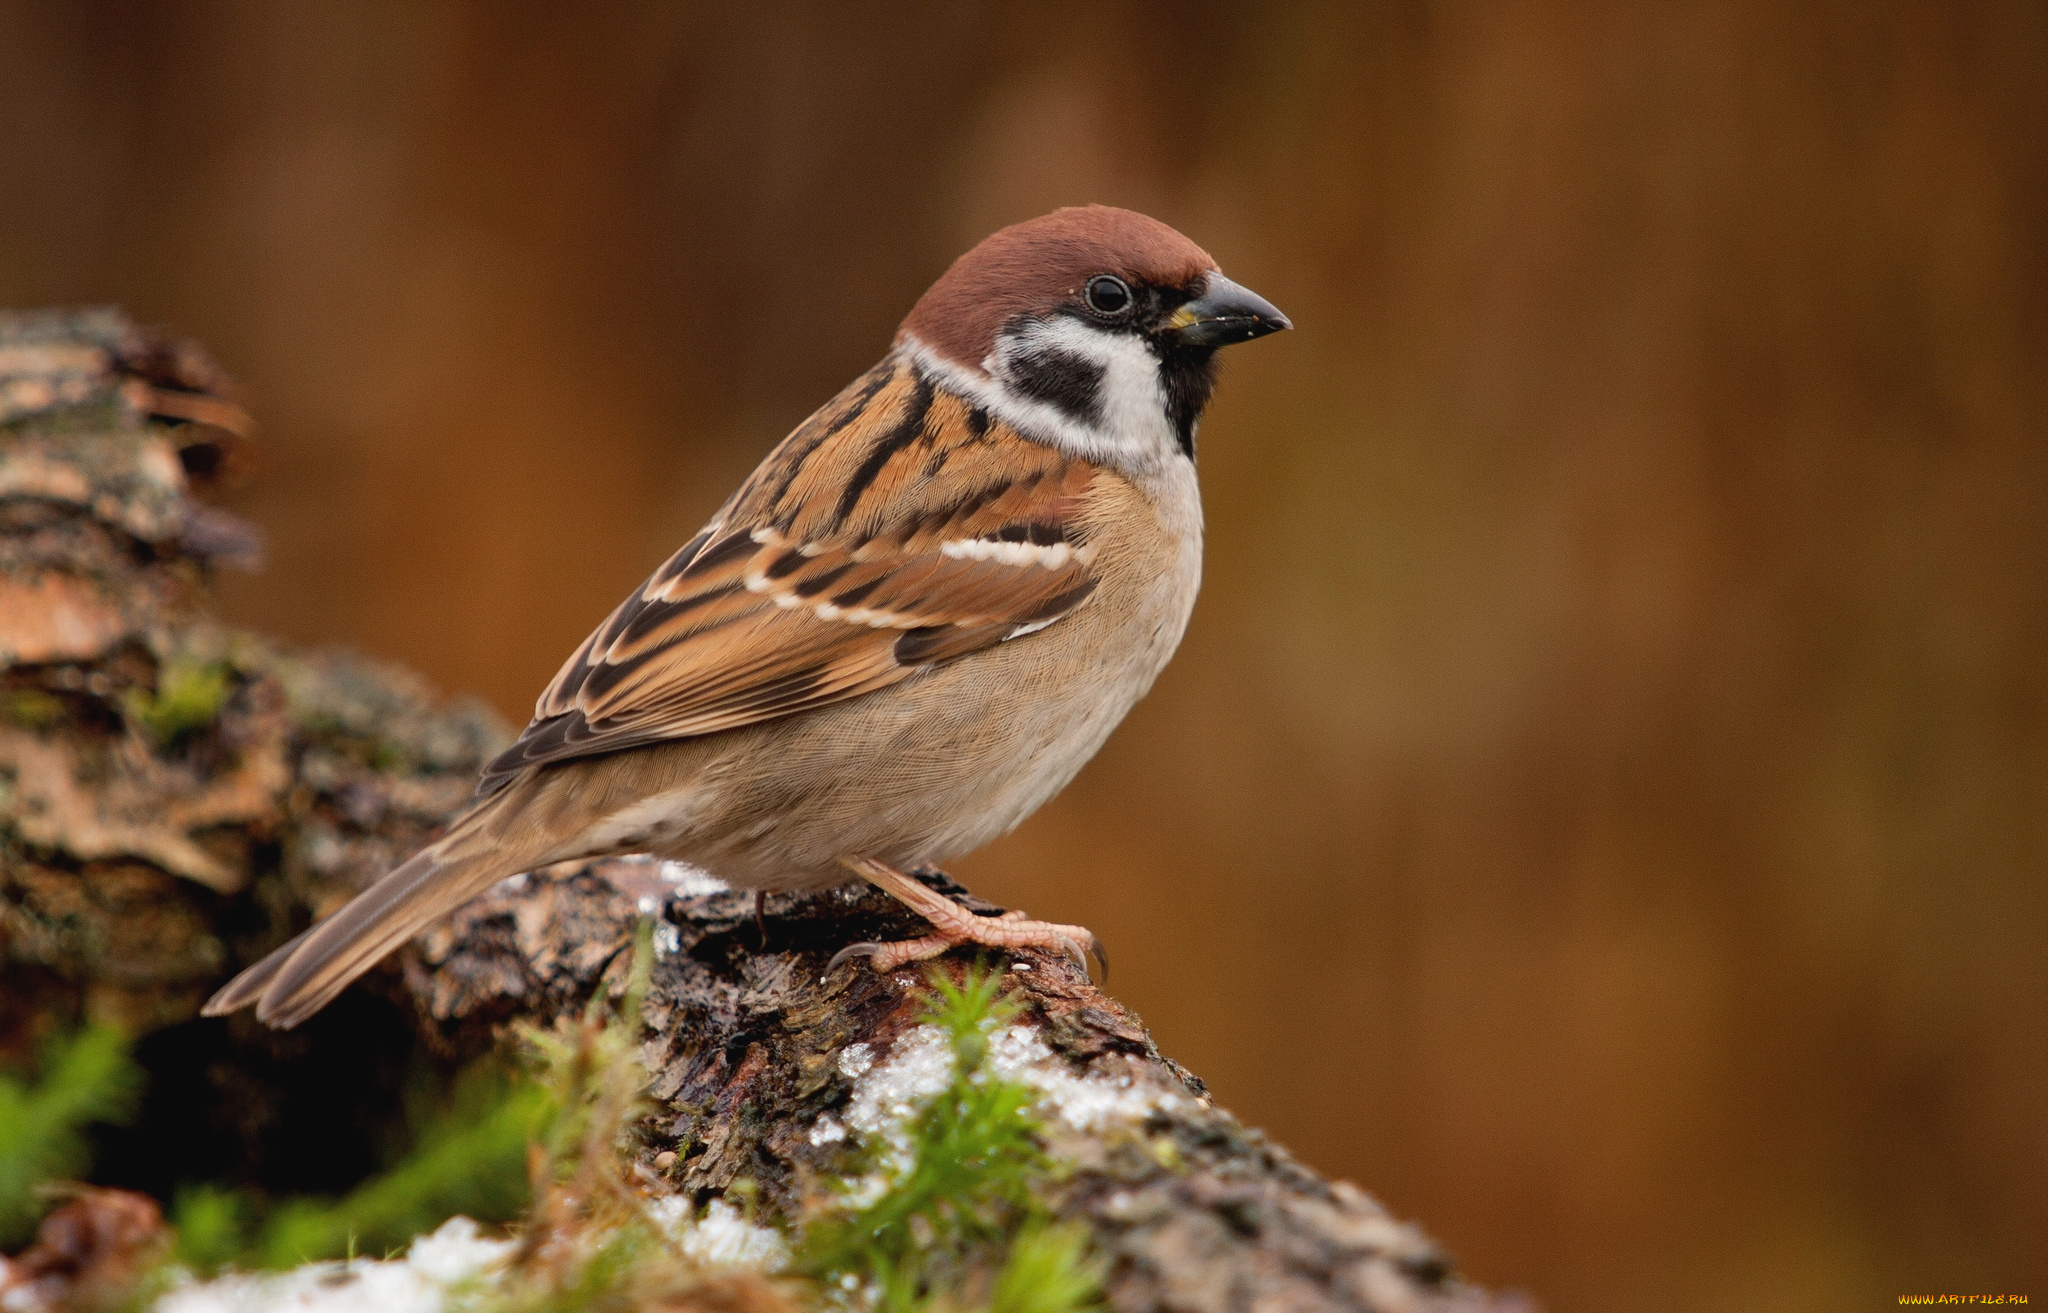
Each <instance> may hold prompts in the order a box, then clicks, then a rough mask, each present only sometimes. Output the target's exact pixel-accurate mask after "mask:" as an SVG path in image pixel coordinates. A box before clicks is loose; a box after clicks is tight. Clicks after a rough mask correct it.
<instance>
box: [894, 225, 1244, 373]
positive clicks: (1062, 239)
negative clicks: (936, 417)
mask: <svg viewBox="0 0 2048 1313" xmlns="http://www.w3.org/2000/svg"><path fill="white" fill-rule="evenodd" d="M1215 267H1216V262H1215V261H1214V260H1211V259H1210V258H1209V253H1208V252H1207V251H1204V250H1203V249H1202V248H1201V247H1199V246H1197V245H1195V244H1194V243H1193V242H1191V241H1189V240H1188V239H1187V238H1185V237H1183V236H1181V235H1180V234H1179V233H1177V232H1175V231H1174V230H1173V229H1171V228H1169V227H1167V226H1166V225H1165V224H1163V223H1161V222H1159V220H1157V219H1152V218H1147V217H1146V216H1145V215H1142V214H1139V213H1137V212H1136V211H1133V210H1119V209H1116V208H1114V207H1112V206H1108V205H1076V206H1069V207H1067V208H1066V209H1062V210H1054V211H1053V212H1052V213H1051V214H1048V215H1044V216H1042V217H1040V218H1036V219H1026V220H1025V221H1024V222H1023V223H1017V224H1011V225H1010V226H1009V227H1008V228H1005V229H1003V230H1002V231H1001V232H998V233H995V234H993V235H991V236H989V237H987V238H985V239H983V241H982V242H981V244H980V245H978V246H976V247H975V248H974V249H973V250H971V251H969V252H968V253H967V254H965V255H963V256H961V257H960V258H959V259H957V260H955V261H953V267H952V268H950V269H948V270H946V272H945V273H944V274H942V275H940V277H939V281H937V282H936V283H933V284H932V285H931V290H929V291H927V292H926V293H925V294H924V295H923V296H922V297H920V298H919V299H918V302H917V304H916V305H915V306H914V307H912V308H911V311H910V314H909V315H908V316H907V317H906V318H905V319H904V320H903V326H902V328H900V329H899V330H897V335H898V337H899V339H900V338H901V336H902V335H903V334H905V333H915V334H916V335H917V337H918V338H919V339H920V340H921V341H923V342H924V343H925V344H926V345H927V346H929V347H931V348H932V349H933V350H935V351H937V352H939V353H940V354H941V355H944V356H947V357H949V358H951V359H952V360H954V361H955V362H957V363H959V364H962V365H966V366H967V367H968V368H970V369H979V368H980V367H981V362H982V360H983V359H984V358H985V357H986V356H987V355H988V353H989V352H990V351H991V350H993V349H994V347H995V342H996V332H997V330H999V329H1000V328H1002V326H1003V325H1004V324H1006V323H1008V322H1010V321H1011V320H1012V319H1015V318H1017V317H1019V316H1028V315H1038V314H1045V313H1047V312H1049V311H1051V310H1052V309H1053V308H1054V307H1056V306H1059V305H1061V304H1063V303H1066V302H1069V301H1072V300H1073V299H1074V298H1075V297H1077V296H1079V295H1080V294H1081V287H1082V285H1083V284H1084V283H1086V282H1087V281H1088V280H1089V279H1090V278H1092V277H1094V276H1095V275H1096V274H1115V275H1117V276H1118V277H1120V278H1122V279H1124V280H1125V281H1126V282H1130V283H1134V284H1136V283H1149V284H1152V285H1153V286H1156V287H1184V286H1186V285H1187V284H1189V283H1191V282H1193V281H1194V280H1195V278H1196V277H1198V276H1199V275H1201V274H1205V273H1208V272H1209V271H1210V270H1212V269H1214V268H1215Z"/></svg>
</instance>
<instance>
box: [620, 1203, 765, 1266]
mask: <svg viewBox="0 0 2048 1313" xmlns="http://www.w3.org/2000/svg"><path fill="white" fill-rule="evenodd" d="M647 1215H648V1216H649V1217H650V1218H652V1219H653V1221H654V1224H655V1225H656V1226H659V1227H660V1228H661V1229H662V1231H663V1232H664V1233H666V1234H667V1236H668V1238H669V1239H670V1240H673V1241H674V1242H675V1244H676V1247H677V1248H678V1249H680V1250H682V1251H683V1253H684V1254H685V1255H687V1256H688V1257H690V1258H693V1259H695V1260H696V1261H697V1262H699V1263H702V1264H704V1265H705V1266H707V1267H746V1268H757V1269H759V1270H761V1271H764V1272H775V1271H779V1270H781V1268H782V1267H783V1266H784V1265H785V1264H786V1263H788V1261H789V1247H788V1245H787V1244H785V1243H784V1242H783V1239H782V1236H781V1234H780V1233H778V1232H776V1231H773V1230H771V1229H769V1228H768V1227H765V1226H755V1225H754V1224H753V1223H752V1222H749V1221H748V1220H747V1219H746V1217H745V1215H743V1214H742V1213H741V1212H740V1210H739V1209H737V1208H734V1207H733V1206H732V1205H731V1204H729V1203H727V1202H725V1200H723V1199H714V1200H712V1201H711V1206H710V1207H708V1208H706V1209H705V1210H704V1216H702V1217H698V1216H697V1215H696V1211H695V1210H694V1209H693V1208H691V1207H690V1201H689V1200H688V1199H686V1198H684V1197H683V1196H682V1195H670V1196H668V1197H667V1198H665V1199H657V1200H655V1201H654V1202H653V1203H651V1204H649V1205H647Z"/></svg>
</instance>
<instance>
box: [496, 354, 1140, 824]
mask: <svg viewBox="0 0 2048 1313" xmlns="http://www.w3.org/2000/svg"><path fill="white" fill-rule="evenodd" d="M1098 477H1101V475H1100V474H1099V472H1098V471H1097V470H1096V469H1095V467H1093V466H1091V465H1089V464H1087V463H1086V462H1084V461H1078V460H1074V459H1072V458H1070V457H1067V456H1064V455H1062V454H1060V453H1059V452H1057V451H1054V450H1053V449H1051V448H1049V447H1046V446H1043V445H1041V444H1038V443H1033V442H1030V441H1028V440H1026V439H1024V438H1022V437H1020V436H1018V435H1017V434H1016V432H1015V431H1013V430H1010V429H1008V428H1006V427H1004V426H1002V425H1000V424H996V423H992V422H991V421H990V419H989V417H988V416H987V414H986V413H984V412H982V411H980V410H978V409H976V408H974V407H972V406H971V405H970V404H969V403H968V402H966V401H965V400H963V399H961V398H959V397H957V396H954V395H952V394H950V393H947V392H944V391H941V390H938V389H935V388H934V387H933V386H932V385H931V383H930V382H929V381H927V380H925V379H923V378H922V377H920V376H919V375H918V374H917V373H916V372H915V371H914V370H912V369H911V368H910V367H909V366H908V365H906V364H902V363H899V362H885V363H884V364H883V365H881V366H878V367H877V368H876V369H875V370H873V371H870V373H869V374H868V375H867V376H865V377H863V378H862V379H860V380H858V381H856V382H855V383H854V384H853V385H852V386H851V387H849V388H848V389H847V390H846V391H845V392H843V393H841V394H840V396H838V397H837V398H835V399H834V400H833V401H832V402H831V403H829V404H828V405H826V406H825V407H824V408H823V409H822V410H820V411H819V412H818V413H817V414H816V415H814V416H812V417H811V418H810V419H809V420H807V421H805V423H804V424H803V425H802V426H801V427H800V428H798V429H797V431H796V432H794V433H792V434H791V435H790V436H789V437H788V438H787V439H785V440H784V441H783V443H782V444H781V445H780V446H778V447H777V448H776V449H775V451H774V452H772V453H771V454H770V455H769V457H768V459H767V460H765V461H763V462H762V464H761V466H760V468H759V469H757V470H756V471H755V472H754V474H753V475H752V477H750V478H749V479H748V480H747V483H746V485H745V486H743V487H742V488H741V489H740V491H739V492H738V493H737V494H736V495H735V496H734V497H733V500H732V501H731V502H729V503H727V505H726V507H725V508H724V509H723V510H722V511H720V512H719V515H718V517H717V518H716V519H714V520H713V521H712V524H711V526H710V527H709V528H707V529H705V530H704V532H702V533H700V534H698V535H697V537H696V538H694V539H692V540H691V541H690V543H689V544H688V545H686V546H685V547H684V548H683V549H682V550H681V551H678V552H677V553H676V554H675V555H674V556H673V557H671V558H670V559H669V560H668V561H667V562H666V563H665V564H664V565H663V566H662V567H661V568H660V569H659V570H657V571H655V572H654V575H653V576H652V577H651V578H650V579H648V581H647V582H646V584H645V585H643V586H642V587H641V588H640V589H639V590H638V591H636V592H635V593H634V594H633V595H632V596H631V597H629V598H627V599H626V601H625V602H624V603H622V604H621V605H620V606H619V608H618V609H617V610H616V611H614V612H612V614H611V616H610V617H609V618H607V619H606V620H605V622H604V623H603V624H602V625H600V626H598V628H597V631H596V632H595V633H593V634H592V635H591V636H590V637H589V638H588V639H586V640H584V643H583V645H582V646H581V647H579V648H578V649H577V650H576V653H575V655H574V656H572V657H571V658H570V659H569V661H568V663H567V664H566V665H564V666H563V667H562V670H561V672H560V673H559V674H557V675H556V676H555V679H554V682H553V683H551V684H549V685H548V688H547V691H546V692H545V693H543V694H542V695H541V697H540V701H539V703H538V704H537V705H536V707H535V711H534V720H533V723H532V724H530V725H528V726H527V728H526V732H525V733H524V734H522V735H521V736H520V738H519V741H518V742H517V743H515V744H514V745H513V746H512V747H511V748H510V749H508V750H507V751H506V752H505V753H504V754H503V755H502V756H500V757H499V758H498V759H497V760H495V761H493V762H492V763H491V764H490V766H489V767H487V768H486V770H485V772H484V777H483V781H482V783H481V784H480V785H479V791H481V792H484V793H490V792H494V791H495V790H496V789H498V788H500V787H502V786H503V785H504V784H505V783H506V782H507V781H509V780H510V779H512V778H513V777H514V776H515V775H517V774H518V773H519V772H520V771H522V770H524V769H526V768H527V767H529V766H533V765H538V764H540V763H543V762H551V761H562V760H565V759H568V758H572V757H581V756H590V755H595V754H598V753H605V752H615V751H618V750H619V749H621V748H629V747H635V746H638V745H641V744H646V743H653V742H659V741H662V740H666V739H676V738H687V737H692V736H695V735H699V734H711V733H716V732H718V731H720V730H728V729H736V728H739V727H741V726H743V725H751V724H754V723H757V722H759V721H763V720H771V719H774V718H776V717H779V716H787V715H790V714H792V713H794V712H798V711H803V710H806V709H808V708H812V707H817V706H821V705H824V704H827V703H831V702H837V701H840V700H842V699H844V698H850V697H854V696H857V695H859V694H861V693H866V692H870V691H872V690H874V689H877V688H881V687H884V686H885V685H888V684H892V683H895V682H896V681H897V680H900V679H903V678H905V677H907V676H908V675H910V674H911V673H913V672H914V671H916V670H917V669H919V668H920V667H922V666H925V665H928V664H930V663H931V662H934V661H943V660H948V659H950V658H953V657H957V656H962V655H964V654H966V653H968V652H972V651H975V650H977V649H979V648H983V647H987V646H990V645H992V644H995V643H999V642H1002V641H1004V640H1005V639H1007V638H1010V637H1013V636H1017V635H1018V634H1019V633H1020V631H1029V630H1031V629H1035V628H1040V627H1043V626H1044V625H1047V624H1050V623H1052V622H1054V621H1056V620H1058V619H1059V618H1060V617H1062V616H1064V615H1066V614H1067V613H1068V612H1070V611H1072V610H1073V609H1074V608H1075V607H1076V606H1079V605H1080V604H1081V603H1082V602H1083V601H1085V600H1086V599H1087V597H1088V595H1089V593H1090V592H1091V591H1092V590H1093V588H1094V586H1095V582H1094V576H1093V573H1092V571H1091V569H1090V563H1091V562H1092V560H1093V548H1092V547H1091V546H1090V544H1089V543H1088V541H1087V537H1086V534H1085V532H1084V531H1083V529H1082V528H1081V526H1080V524H1079V520H1080V516H1081V513H1082V510H1083V506H1084V498H1085V497H1086V494H1087V491H1088V488H1089V485H1090V484H1091V483H1092V482H1093V481H1094V480H1095V479H1096V478H1098Z"/></svg>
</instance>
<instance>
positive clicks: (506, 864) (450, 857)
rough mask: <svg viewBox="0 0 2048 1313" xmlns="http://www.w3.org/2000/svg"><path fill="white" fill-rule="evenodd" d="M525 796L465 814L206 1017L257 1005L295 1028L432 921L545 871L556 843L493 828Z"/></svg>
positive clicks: (268, 1019) (247, 975)
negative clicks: (502, 884) (526, 873)
mask: <svg viewBox="0 0 2048 1313" xmlns="http://www.w3.org/2000/svg"><path fill="white" fill-rule="evenodd" d="M515 792H518V790H511V789H508V790H505V791H504V792H502V793H499V794H497V795H495V796H493V797H492V798H491V799H490V800H489V801H488V802H485V803H484V804H483V805H481V806H479V807H477V808H476V809H475V810H474V811H471V812H469V813H468V814H467V815H465V816H463V817H461V818H460V819H459V820H457V821H456V822H455V825H454V827H453V828H452V829H450V830H449V832H448V833H447V834H446V835H444V836H442V837H441V838H440V839H439V840H437V841H436V842H434V843H432V844H430V845H428V846H427V847H426V848H423V849H421V850H420V852H418V853H417V854H415V855H414V856H413V857H412V859H411V860H409V861H407V862H406V863H405V864H404V865H402V866H400V867H398V868H397V869H395V870H393V871H392V872H391V873H390V874H388V875H386V876H385V877H384V878H383V879H381V880H379V881H377V883H375V884H373V885H371V886H370V887H369V888H368V889H365V890H364V891H363V892H362V893H360V894H357V895H356V897H355V898H354V899H353V900H352V901H350V902H349V903H347V904H346V905H345V906H343V907H342V909H341V910H340V911H338V912H336V913H334V915H332V916H330V917H328V918H327V919H326V920H324V921H321V922H320V923H319V924H317V925H315V926H314V927H313V928H312V929H310V930H308V931H306V932H305V933H304V934H302V935H300V936H299V937H298V938H296V939H294V940H292V941H291V942H290V943H288V944H286V945H285V946H284V947H282V948H280V949H278V950H277V951H276V952H274V953H272V954H271V955H270V956H268V957H266V958H264V959H263V960H262V961H261V962H258V963H256V965H254V966H252V967H250V968H248V969H247V970H246V971H244V972H242V973H241V974H240V975H238V976H236V977H235V978H234V979H233V980H230V981H229V982H228V983H227V984H226V985H224V986H222V987H221V989H220V991H219V992H218V993H216V994H215V995H214V996H213V997H212V998H210V999H208V1000H207V1001H206V1006H205V1008H204V1009H202V1012H203V1014H204V1015H206V1016H209V1017H218V1016H225V1015H226V1014H227V1013H230V1012H234V1011H236V1010H238V1009H240V1008H244V1007H247V1006H248V1005H249V1004H251V1003H254V1004H255V1005H256V1019H257V1020H259V1021H262V1022H264V1023H265V1024H267V1025H271V1026H276V1027H278V1028H279V1029H287V1030H288V1029H290V1028H291V1027H293V1026H296V1025H298V1024H299V1023H300V1022H302V1021H304V1020H305V1019H306V1018H308V1017H310V1016H312V1015H313V1014H314V1013H315V1012H318V1011H319V1010H320V1009H321V1008H324V1007H326V1006H327V1005H328V1003H330V1002H332V1001H333V999H334V996H335V995H336V994H339V993H340V992H341V991H342V990H344V989H346V988H347V987H348V986H349V984H350V983H351V982H353V981H354V980H355V979H356V977H358V976H360V975H362V974H363V973H364V972H365V971H368V970H369V969H370V968H371V967H373V966H375V965H376V964H377V963H378V962H379V961H380V960H381V959H382V958H383V957H384V955H385V954H386V953H389V952H390V951H391V950H392V949H394V948H396V947H398V946H399V945H400V944H402V943H404V942H405V941H406V940H408V939H410V938H412V937H413V936H414V935H415V934H418V933H419V932H420V931H421V930H423V929H425V928H426V926H427V925H428V924H430V923H431V922H433V921H435V920H436V919H438V918H439V917H441V916H443V915H445V914H446V913H448V912H451V911H453V910H454V909H456V908H457V907H460V906H461V905H462V904H464V903H466V902H468V901H469V900H470V899H472V898H474V897H476V895H478V894H480V893H482V892H483V891H484V890H485V889H488V888H490V887H491V886H492V885H493V884H496V883H497V882H498V881H499V880H501V879H503V878H504V877H505V876H508V875H512V874H515V873H517V872H519V871H523V870H528V869H530V868H532V867H534V866H537V865H541V864H543V860H542V859H544V858H545V857H546V856H547V851H546V849H547V848H548V847H550V846H552V845H550V844H548V843H547V842H546V841H545V839H544V837H543V836H542V835H540V834H537V833H535V832H534V831H532V830H528V831H527V833H526V834H525V835H523V836H519V837H517V838H515V837H513V836H508V835H505V834H503V833H501V832H500V831H501V828H502V827H501V826H499V825H496V824H492V823H491V822H492V821H493V820H495V819H496V817H495V816H494V815H493V814H494V813H497V812H499V811H501V810H503V807H502V804H503V800H504V799H505V798H506V796H507V795H508V794H511V793H515ZM521 839H523V840H524V842H521V841H520V840H521ZM529 850H532V851H529Z"/></svg>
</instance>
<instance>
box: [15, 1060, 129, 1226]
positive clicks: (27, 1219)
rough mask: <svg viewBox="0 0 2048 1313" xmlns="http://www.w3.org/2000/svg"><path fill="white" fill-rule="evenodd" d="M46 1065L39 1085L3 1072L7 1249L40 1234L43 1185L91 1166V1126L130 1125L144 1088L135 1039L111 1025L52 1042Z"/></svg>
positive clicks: (43, 1200)
mask: <svg viewBox="0 0 2048 1313" xmlns="http://www.w3.org/2000/svg"><path fill="white" fill-rule="evenodd" d="M39 1065H40V1068H41V1072H40V1075H39V1076H38V1078H37V1079H36V1080H35V1081H34V1083H33V1084H31V1083H29V1082H27V1081H25V1080H20V1079H16V1078H15V1077H11V1076H6V1075H0V1249H7V1250H11V1249H14V1248H16V1247H17V1246H19V1245H20V1244H22V1243H23V1242H25V1241H26V1240H27V1239H28V1238H29V1236H30V1235H31V1234H33V1232H34V1230H35V1225H36V1222H37V1220H38V1219H40V1218H41V1217H42V1215H43V1213H44V1211H45V1209H46V1207H47V1200H45V1199H44V1198H43V1196H42V1194H41V1192H40V1187H42V1186H43V1185H45V1184H47V1183H49V1182H51V1181H54V1180H61V1179H64V1178H66V1177H70V1176H73V1175H76V1174H77V1173H79V1172H81V1171H83V1170H84V1169H85V1167H86V1165H87V1163H88V1162H89V1161H90V1160H91V1154H90V1152H89V1151H88V1149H87V1146H86V1142H85V1136H84V1134H83V1131H84V1129H85V1128H86V1127H87V1126H89V1125H92V1124H93V1123H95V1122H101V1123H119V1122H122V1121H125V1120H127V1118H128V1117H129V1115H130V1114H131V1113H133V1112H134V1110H135V1104H136V1100H137V1098H138V1097H139V1095H140V1093H141V1090H142V1073H141V1071H140V1070H139V1069H138V1068H137V1067H136V1066H135V1063H134V1060H133V1059H132V1058H131V1057H130V1056H129V1052H128V1041H127V1038H126V1037H125V1036H123V1035H122V1034H121V1033H120V1032H119V1031H116V1030H113V1029H110V1028H108V1027H105V1026H88V1027H87V1028H85V1029H84V1030H80V1031H78V1032H76V1033H74V1034H72V1035H69V1036H65V1037H62V1038H59V1039H55V1040H52V1041H50V1042H49V1043H47V1044H45V1045H44V1046H43V1053H42V1061H41V1063H40V1064H39Z"/></svg>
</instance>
